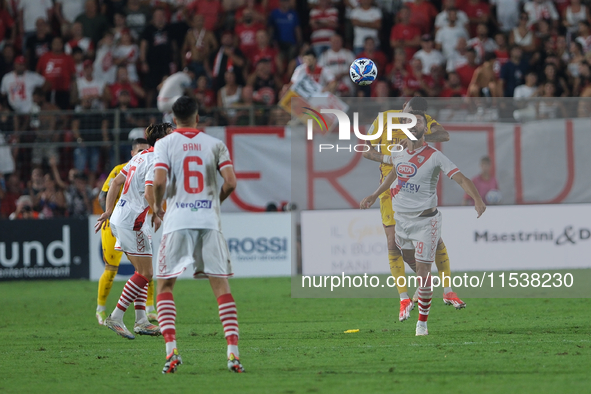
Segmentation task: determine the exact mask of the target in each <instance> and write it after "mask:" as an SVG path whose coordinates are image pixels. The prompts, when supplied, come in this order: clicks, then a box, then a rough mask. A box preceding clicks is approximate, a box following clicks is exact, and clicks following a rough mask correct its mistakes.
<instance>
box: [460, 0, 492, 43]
mask: <svg viewBox="0 0 591 394" xmlns="http://www.w3.org/2000/svg"><path fill="white" fill-rule="evenodd" d="M461 10H462V11H464V12H465V13H466V15H468V19H469V20H470V24H469V29H468V32H469V33H470V37H474V36H475V35H476V27H477V26H478V24H479V23H486V24H488V22H489V20H490V6H489V5H488V4H487V3H485V2H483V1H481V0H468V2H466V3H465V4H464V6H463V7H462V8H461Z"/></svg>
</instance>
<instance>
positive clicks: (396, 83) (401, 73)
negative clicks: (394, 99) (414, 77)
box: [378, 48, 408, 96]
mask: <svg viewBox="0 0 591 394" xmlns="http://www.w3.org/2000/svg"><path fill="white" fill-rule="evenodd" d="M378 72H379V70H378ZM407 75H408V67H407V65H406V52H405V51H404V49H402V48H397V49H396V50H395V51H394V61H393V62H392V63H391V64H389V65H388V66H387V67H386V78H387V79H388V81H389V82H390V87H391V89H392V90H393V93H394V94H395V95H396V96H400V95H401V94H402V89H403V87H404V79H405V78H406V76H407Z"/></svg>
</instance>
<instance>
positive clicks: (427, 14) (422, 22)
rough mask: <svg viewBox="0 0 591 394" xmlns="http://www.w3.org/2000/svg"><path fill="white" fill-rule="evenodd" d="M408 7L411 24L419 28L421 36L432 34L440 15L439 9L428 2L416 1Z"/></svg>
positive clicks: (423, 0)
mask: <svg viewBox="0 0 591 394" xmlns="http://www.w3.org/2000/svg"><path fill="white" fill-rule="evenodd" d="M406 6H407V7H408V8H409V9H410V24H411V25H415V26H416V27H418V28H419V30H420V31H421V34H430V33H431V28H432V27H433V21H434V20H435V17H436V16H437V14H438V12H437V8H435V6H434V5H433V4H431V2H429V1H426V0H414V2H411V3H406Z"/></svg>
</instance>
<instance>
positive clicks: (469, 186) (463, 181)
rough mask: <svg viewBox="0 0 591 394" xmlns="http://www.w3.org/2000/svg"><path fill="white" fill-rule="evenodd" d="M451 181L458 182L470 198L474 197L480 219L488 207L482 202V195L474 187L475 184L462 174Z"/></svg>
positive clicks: (454, 176) (459, 173)
mask: <svg viewBox="0 0 591 394" xmlns="http://www.w3.org/2000/svg"><path fill="white" fill-rule="evenodd" d="M451 179H453V180H454V181H456V183H457V184H458V185H460V186H461V187H462V189H464V191H465V192H466V193H467V194H468V195H469V196H470V197H472V199H473V200H474V209H476V212H477V213H478V217H480V216H482V214H483V213H484V211H486V205H485V204H484V201H482V197H480V194H479V193H478V190H477V189H476V186H474V183H473V182H472V181H471V180H470V179H468V178H466V176H465V175H464V174H462V173H461V172H457V173H456V174H454V175H453V176H452V177H451Z"/></svg>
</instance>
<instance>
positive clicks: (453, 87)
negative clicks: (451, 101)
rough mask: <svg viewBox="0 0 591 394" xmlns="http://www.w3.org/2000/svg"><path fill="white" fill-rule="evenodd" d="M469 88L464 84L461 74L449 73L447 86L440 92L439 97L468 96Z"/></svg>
mask: <svg viewBox="0 0 591 394" xmlns="http://www.w3.org/2000/svg"><path fill="white" fill-rule="evenodd" d="M467 93H468V90H467V89H466V88H465V87H463V86H462V84H461V82H460V76H459V75H458V73H456V72H450V73H449V74H447V81H446V82H445V87H444V89H443V90H442V91H441V93H440V94H439V97H466V94H467Z"/></svg>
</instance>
